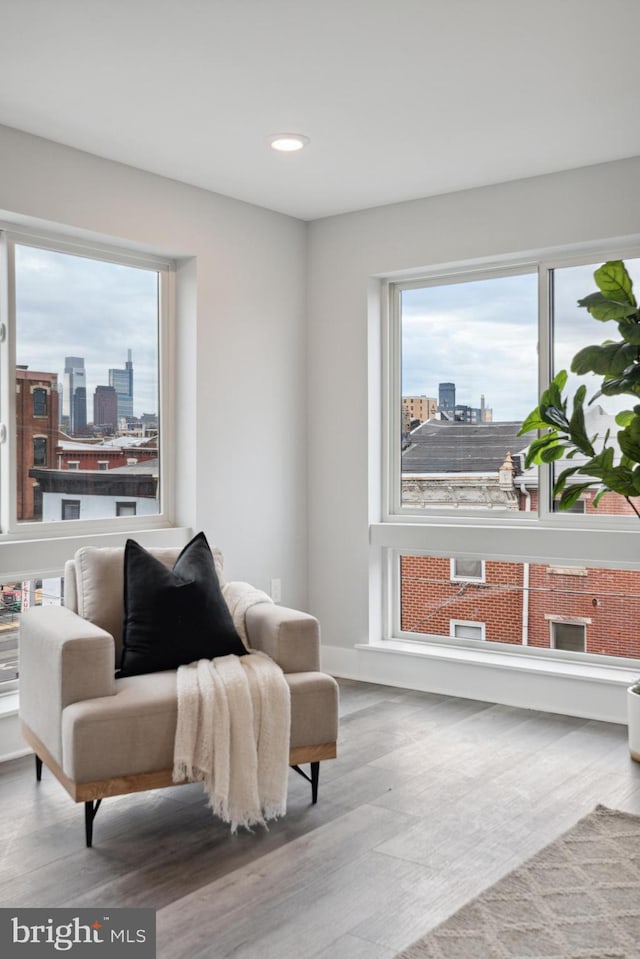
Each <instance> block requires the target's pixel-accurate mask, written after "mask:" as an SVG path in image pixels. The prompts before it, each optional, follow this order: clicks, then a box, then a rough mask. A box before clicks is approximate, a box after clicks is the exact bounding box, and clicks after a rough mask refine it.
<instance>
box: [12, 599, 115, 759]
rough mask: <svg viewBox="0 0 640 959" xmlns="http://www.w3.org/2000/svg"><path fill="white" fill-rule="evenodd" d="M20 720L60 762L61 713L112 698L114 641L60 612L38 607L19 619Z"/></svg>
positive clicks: (73, 615)
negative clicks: (83, 703) (80, 703)
mask: <svg viewBox="0 0 640 959" xmlns="http://www.w3.org/2000/svg"><path fill="white" fill-rule="evenodd" d="M19 671H20V718H21V719H22V721H23V722H24V723H25V724H26V725H27V726H28V727H29V728H30V729H31V730H32V732H34V733H35V734H36V735H37V736H38V738H39V739H40V740H41V741H42V742H43V743H44V745H45V746H46V747H47V749H49V751H50V752H51V754H52V756H53V757H54V758H55V759H56V760H57V761H58V762H60V763H61V762H62V755H61V750H62V747H61V737H60V725H61V719H62V710H63V709H64V708H65V706H68V705H69V704H70V703H75V702H78V701H80V700H84V699H95V698H97V697H99V696H113V695H114V694H115V691H116V686H115V677H114V673H115V643H114V639H113V637H112V636H111V635H110V634H109V633H107V632H106V631H105V630H104V629H101V628H100V627H99V626H95V625H94V624H93V623H90V622H89V621H88V620H86V619H82V617H80V616H78V615H77V613H74V612H72V611H71V610H70V609H66V608H65V607H64V606H36V607H33V608H32V609H28V610H25V612H24V613H23V614H22V616H21V619H20V663H19Z"/></svg>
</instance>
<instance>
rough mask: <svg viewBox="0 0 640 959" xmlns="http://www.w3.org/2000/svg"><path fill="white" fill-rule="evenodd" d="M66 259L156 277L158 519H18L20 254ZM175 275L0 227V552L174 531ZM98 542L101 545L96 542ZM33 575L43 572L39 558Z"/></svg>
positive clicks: (113, 250) (151, 258) (158, 266)
mask: <svg viewBox="0 0 640 959" xmlns="http://www.w3.org/2000/svg"><path fill="white" fill-rule="evenodd" d="M17 245H20V246H31V247H35V248H36V249H42V250H50V251H53V252H58V253H66V254H70V255H73V256H79V257H85V258H88V259H94V260H103V261H106V262H110V263H115V264H120V265H124V266H130V267H135V268H138V269H146V270H149V271H151V272H156V273H157V274H158V417H159V443H160V475H159V482H160V496H159V503H158V512H157V513H155V514H151V515H146V514H144V515H138V516H135V517H131V516H129V517H121V518H118V517H116V516H113V517H105V518H101V519H90V520H82V519H80V520H66V521H60V522H56V523H44V522H41V521H38V522H29V521H27V522H24V521H22V522H20V523H19V522H18V521H17V518H16V501H17V492H16V454H17V443H16V429H15V418H16V399H15V364H16V295H15V247H16V246H17ZM175 273H176V264H175V262H174V261H173V260H170V259H168V258H165V257H161V256H157V255H155V254H151V253H149V254H147V253H144V252H138V251H136V250H133V249H130V248H126V247H122V248H120V247H116V246H110V245H107V244H102V243H97V242H93V241H91V242H85V241H83V240H82V239H79V238H74V237H72V236H68V235H63V234H56V233H49V232H44V231H43V232H40V231H36V230H33V231H32V230H29V229H26V228H22V227H18V226H16V225H15V224H11V223H3V222H0V493H1V495H0V551H2V547H3V545H4V544H9V543H15V542H24V543H25V545H26V546H27V547H28V544H29V543H30V542H32V541H36V540H43V539H44V540H48V541H61V540H63V539H65V538H68V537H69V536H72V537H79V536H87V535H90V536H92V537H93V538H94V541H95V542H96V543H97V542H98V539H99V538H100V537H101V536H103V535H104V536H107V537H109V536H110V535H111V534H113V533H114V532H117V531H118V530H124V529H126V530H127V531H128V530H131V531H136V530H151V529H160V528H166V527H172V526H175V466H174V460H175V456H174V450H175V440H174V435H175V372H174V359H173V357H174V356H175V349H174V345H175V285H176V284H175ZM96 537H97V538H98V539H96ZM27 552H28V553H29V554H31V555H33V560H32V561H30V562H29V569H28V570H24V572H25V573H27V572H28V573H29V575H33V576H38V575H40V573H41V563H39V562H38V557H37V551H32V550H29V549H28V548H27Z"/></svg>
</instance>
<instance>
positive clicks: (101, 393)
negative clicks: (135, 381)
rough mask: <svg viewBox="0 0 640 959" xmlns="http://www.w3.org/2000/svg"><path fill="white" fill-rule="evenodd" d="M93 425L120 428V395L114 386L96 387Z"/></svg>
mask: <svg viewBox="0 0 640 959" xmlns="http://www.w3.org/2000/svg"><path fill="white" fill-rule="evenodd" d="M93 425H94V426H95V427H104V426H108V427H109V428H110V429H112V430H116V429H117V428H118V394H117V393H116V391H115V390H114V388H113V386H96V391H95V393H94V394H93Z"/></svg>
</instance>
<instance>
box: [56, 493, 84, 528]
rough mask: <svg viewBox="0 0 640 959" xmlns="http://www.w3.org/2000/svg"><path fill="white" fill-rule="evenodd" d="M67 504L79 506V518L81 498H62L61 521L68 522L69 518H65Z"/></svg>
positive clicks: (74, 521)
mask: <svg viewBox="0 0 640 959" xmlns="http://www.w3.org/2000/svg"><path fill="white" fill-rule="evenodd" d="M65 506H73V507H77V508H78V518H79V517H80V511H81V508H82V503H81V501H80V500H79V499H75V498H74V499H61V500H60V516H61V520H60V521H61V522H67V520H65V519H64V513H65ZM68 522H73V523H76V522H77V520H68Z"/></svg>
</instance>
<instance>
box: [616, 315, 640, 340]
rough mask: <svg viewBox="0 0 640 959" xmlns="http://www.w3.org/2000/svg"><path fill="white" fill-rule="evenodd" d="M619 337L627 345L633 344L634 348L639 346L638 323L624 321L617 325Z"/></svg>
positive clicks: (639, 324)
mask: <svg viewBox="0 0 640 959" xmlns="http://www.w3.org/2000/svg"><path fill="white" fill-rule="evenodd" d="M618 330H619V331H620V336H621V337H622V338H623V340H626V341H627V343H633V345H634V346H640V323H638V321H637V320H632V319H626V320H620V322H619V323H618Z"/></svg>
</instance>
